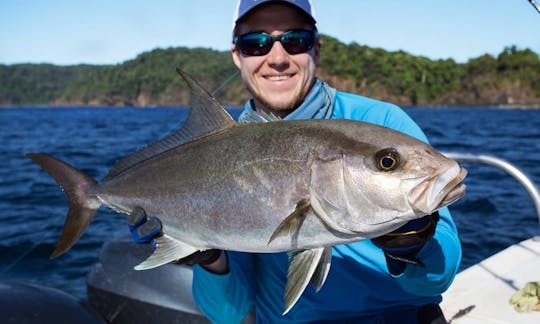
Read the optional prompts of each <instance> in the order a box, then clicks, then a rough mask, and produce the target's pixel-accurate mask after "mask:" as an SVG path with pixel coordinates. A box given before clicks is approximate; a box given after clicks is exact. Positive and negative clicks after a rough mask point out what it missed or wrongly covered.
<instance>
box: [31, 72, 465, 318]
mask: <svg viewBox="0 0 540 324" xmlns="http://www.w3.org/2000/svg"><path fill="white" fill-rule="evenodd" d="M178 73H179V74H180V75H181V76H182V77H183V78H184V79H185V81H186V82H187V83H188V85H189V86H190V88H191V90H192V103H191V106H192V109H191V112H190V115H189V118H188V120H187V121H186V123H185V125H184V126H183V128H182V129H181V130H180V131H178V132H177V133H175V134H173V135H171V136H169V137H167V138H165V139H163V140H161V141H159V142H156V143H154V144H152V145H150V146H148V147H147V148H144V149H142V150H140V151H138V152H136V153H134V154H132V155H131V156H128V157H126V158H124V159H123V160H121V161H120V162H119V163H118V164H117V165H115V166H114V167H113V168H112V169H111V171H110V172H109V173H108V174H107V176H106V177H105V178H104V180H103V181H102V182H101V183H97V182H96V181H94V180H93V179H91V178H90V177H88V176H86V175H84V174H83V173H81V172H80V171H78V170H77V169H75V168H73V167H72V166H70V165H68V164H67V163H65V162H62V161H59V160H57V159H55V158H53V157H51V156H49V155H46V154H42V153H31V154H28V157H29V158H31V159H32V160H33V161H35V162H36V163H37V164H39V165H40V166H41V167H43V169H45V170H46V171H47V172H48V173H49V174H50V175H51V176H52V177H54V178H55V179H56V181H57V182H58V183H59V184H60V186H61V187H62V188H63V189H64V191H65V193H66V195H67V196H68V198H69V210H68V215H67V218H66V221H65V225H64V229H63V232H62V235H61V237H60V240H59V242H58V244H57V246H56V249H55V251H54V252H53V254H52V257H57V256H59V255H61V254H62V253H64V252H66V251H67V250H69V249H70V248H71V246H72V245H73V244H75V242H76V241H77V240H78V239H79V237H80V236H81V235H82V234H83V232H84V230H85V229H86V227H87V226H88V224H89V223H90V221H91V220H92V218H93V216H94V214H95V212H96V211H97V210H98V208H99V207H100V206H101V205H102V204H103V205H106V206H108V207H110V208H112V209H114V210H115V211H117V212H120V213H125V214H129V213H132V212H136V211H139V210H140V209H141V208H142V209H143V210H145V211H146V212H147V213H148V214H151V215H156V216H158V217H159V218H160V219H161V221H162V223H163V233H164V235H163V236H161V237H160V238H158V239H157V246H156V249H155V252H154V253H153V254H152V255H151V256H150V257H149V258H148V259H146V260H145V261H144V262H142V263H141V264H139V265H138V266H136V269H138V270H143V269H149V268H153V267H157V266H159V265H162V264H165V263H167V262H170V261H173V260H176V259H180V258H182V257H185V256H187V255H189V254H191V253H194V252H196V251H201V250H206V249H212V248H217V249H222V250H234V251H245V252H280V251H292V253H291V257H290V261H289V272H288V276H287V278H288V281H287V286H286V291H285V312H284V313H286V312H288V311H289V310H290V309H291V307H292V306H293V305H294V304H295V303H296V301H297V300H298V298H299V297H300V295H301V294H302V292H303V291H304V289H305V287H306V286H307V285H308V283H309V282H312V283H313V284H314V286H315V287H316V288H317V289H320V288H321V286H322V285H323V283H324V281H325V279H326V276H327V274H328V271H329V268H330V260H331V247H332V246H333V245H336V244H342V243H348V242H354V241H359V240H363V239H370V238H374V237H377V236H380V235H383V234H386V233H388V232H391V231H393V230H395V229H396V228H398V227H400V226H402V225H403V224H405V223H406V222H407V221H409V220H412V219H416V218H419V217H423V216H424V215H427V214H431V213H433V212H434V211H436V210H437V209H439V208H441V207H443V206H446V205H448V204H450V203H452V202H454V201H455V200H457V199H459V198H460V197H461V196H462V195H463V194H464V191H465V186H464V185H463V184H462V180H463V178H464V177H465V174H466V171H465V170H464V169H462V168H460V167H459V166H458V164H457V163H456V162H455V161H453V160H450V159H448V158H446V157H444V156H443V155H441V154H440V153H438V152H436V151H435V150H434V149H433V148H432V147H430V146H429V145H427V144H425V143H423V142H421V141H419V140H417V139H414V138H412V137H410V136H407V135H405V134H402V133H399V132H396V131H393V130H390V129H388V128H384V127H380V126H376V125H373V124H368V123H363V122H358V121H351V120H298V121H269V122H265V123H247V124H238V123H236V122H235V121H234V120H233V119H232V118H231V117H230V116H229V114H228V113H227V112H226V111H225V109H223V107H222V106H221V105H220V104H219V103H218V102H217V101H216V100H215V99H214V98H213V97H212V96H211V95H209V94H208V93H207V92H206V91H205V90H204V89H203V88H202V87H201V86H200V85H199V84H198V83H197V82H196V81H194V80H193V79H192V78H191V77H189V76H188V75H186V74H185V73H184V72H182V71H180V70H178Z"/></svg>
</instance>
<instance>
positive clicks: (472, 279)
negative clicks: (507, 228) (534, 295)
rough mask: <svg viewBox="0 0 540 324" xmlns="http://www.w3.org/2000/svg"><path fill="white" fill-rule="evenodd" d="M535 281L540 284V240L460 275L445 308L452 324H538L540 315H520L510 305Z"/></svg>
mask: <svg viewBox="0 0 540 324" xmlns="http://www.w3.org/2000/svg"><path fill="white" fill-rule="evenodd" d="M531 281H535V282H536V281H540V237H538V236H537V237H536V238H531V239H528V240H525V241H523V242H520V243H518V244H514V245H512V246H510V247H508V248H506V249H505V250H503V251H501V252H499V253H497V254H495V255H493V256H491V257H489V258H487V259H485V260H483V261H482V262H480V263H478V264H475V265H474V266H471V267H470V268H467V269H465V270H463V271H462V272H460V273H459V274H458V275H457V276H456V278H455V281H454V283H453V284H452V285H451V286H450V288H449V289H448V291H447V292H446V293H444V294H443V301H442V303H441V308H442V309H443V312H444V314H445V317H446V319H447V320H449V321H451V323H452V324H469V323H505V324H525V323H535V324H538V323H540V311H535V312H529V313H518V312H517V311H515V310H514V307H513V306H512V305H511V304H510V297H512V295H513V294H514V293H515V292H517V291H518V290H520V289H522V288H523V287H524V286H525V284H526V283H527V282H531ZM457 314H461V316H459V315H457Z"/></svg>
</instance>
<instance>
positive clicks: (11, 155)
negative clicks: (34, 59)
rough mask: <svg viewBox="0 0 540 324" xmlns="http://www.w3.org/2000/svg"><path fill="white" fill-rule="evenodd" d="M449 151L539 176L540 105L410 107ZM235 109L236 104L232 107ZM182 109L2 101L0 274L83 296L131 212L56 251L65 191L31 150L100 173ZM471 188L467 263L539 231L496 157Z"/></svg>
mask: <svg viewBox="0 0 540 324" xmlns="http://www.w3.org/2000/svg"><path fill="white" fill-rule="evenodd" d="M406 111H407V112H408V113H409V114H410V115H411V116H412V117H413V118H414V119H415V120H416V121H417V122H418V124H419V125H420V126H421V127H422V128H423V129H424V131H425V132H426V134H427V135H428V137H429V139H430V141H431V143H432V145H433V146H434V147H435V148H437V149H439V150H441V151H446V152H465V153H478V154H480V153H481V154H489V155H494V156H496V157H499V158H503V159H506V160H507V161H509V162H511V163H513V164H514V165H515V166H516V167H518V168H519V169H521V170H522V171H523V172H525V173H526V174H527V175H529V176H530V177H531V178H532V180H533V181H534V182H535V183H536V184H537V186H538V185H539V184H540V110H517V109H495V108H489V107H486V108H474V109H473V108H466V107H463V108H423V107H416V108H408V109H406ZM231 112H232V114H233V115H234V116H237V115H238V113H239V110H238V109H232V110H231ZM186 116H187V110H186V109H184V108H152V109H148V108H146V109H141V108H107V107H103V108H84V107H73V108H43V107H41V108H32V107H26V108H17V109H15V108H13V109H11V108H10V109H0V141H1V142H0V143H1V144H0V280H6V279H19V280H25V281H30V282H35V283H40V284H44V285H47V286H50V287H55V288H59V289H61V290H64V291H66V292H68V293H71V294H73V295H74V296H76V297H79V298H85V294H86V290H85V275H86V273H88V271H90V270H91V268H92V266H93V265H94V264H95V263H96V262H97V261H98V257H99V253H100V249H101V246H102V245H103V243H104V242H107V241H109V240H113V239H118V238H126V237H127V235H128V229H127V226H126V224H125V217H123V216H122V215H119V214H115V213H114V212H112V211H111V210H110V209H108V208H102V209H100V211H99V212H98V213H97V215H96V217H95V218H94V221H93V223H92V224H91V225H90V226H89V228H88V230H87V231H86V233H85V234H84V235H83V236H82V238H81V239H80V241H79V242H78V243H77V244H76V245H75V246H74V247H73V248H72V249H71V250H70V251H69V252H68V253H66V254H64V255H62V256H61V257H59V258H57V259H54V260H50V259H49V255H50V254H51V252H52V251H53V250H54V246H55V244H56V240H57V239H58V237H59V235H60V232H61V229H62V226H63V222H64V216H65V214H66V211H67V200H66V198H65V197H64V195H63V193H62V191H61V190H60V188H59V187H58V186H57V185H56V184H55V182H54V181H53V180H52V178H50V177H49V176H48V175H47V174H46V173H45V172H43V171H42V170H41V169H40V168H39V167H38V166H37V165H35V164H34V163H32V162H31V161H30V160H29V159H28V158H26V157H25V153H29V152H47V153H50V154H52V155H53V156H56V157H58V158H60V159H62V160H65V161H67V162H69V163H71V164H73V165H74V166H76V167H77V168H79V169H81V170H82V171H84V172H86V173H87V174H88V175H90V176H92V177H94V178H96V179H101V178H102V177H103V176H105V174H106V173H107V171H108V170H109V169H110V168H111V167H112V165H113V164H114V163H115V161H117V160H118V159H119V158H121V157H123V156H125V155H126V154H129V153H131V152H133V151H135V150H136V149H138V148H141V147H143V146H145V145H146V144H148V143H151V142H153V141H155V140H157V139H159V138H162V137H163V136H165V135H167V134H169V133H170V132H171V131H173V130H175V129H177V128H179V127H180V125H181V124H182V123H183V121H184V120H185V118H186ZM464 166H465V167H466V168H467V169H468V170H469V176H468V178H467V179H466V181H465V182H466V184H467V185H468V188H469V189H468V193H467V195H466V196H465V197H464V198H463V199H462V200H460V201H459V202H457V203H456V204H454V205H453V206H452V207H451V211H452V215H453V217H454V219H455V221H456V223H457V226H458V229H459V232H460V238H461V241H462V243H463V251H464V252H463V261H462V265H461V269H464V268H466V267H468V266H470V265H472V264H474V263H476V262H478V261H480V260H482V259H484V258H486V257H488V256H490V255H492V254H494V253H496V252H498V251H500V250H502V249H504V248H505V247H507V246H509V245H511V244H513V243H517V242H519V241H521V240H524V239H527V238H530V237H531V236H533V235H536V234H538V233H539V224H538V217H537V215H536V212H535V209H534V206H533V203H532V201H531V200H530V198H529V196H528V195H527V193H526V191H525V190H524V189H523V188H522V187H521V186H520V185H519V184H518V182H517V181H515V180H514V179H513V178H512V177H510V176H509V175H507V174H506V173H504V172H503V171H500V170H498V169H495V168H493V167H490V166H482V165H474V164H465V165H464Z"/></svg>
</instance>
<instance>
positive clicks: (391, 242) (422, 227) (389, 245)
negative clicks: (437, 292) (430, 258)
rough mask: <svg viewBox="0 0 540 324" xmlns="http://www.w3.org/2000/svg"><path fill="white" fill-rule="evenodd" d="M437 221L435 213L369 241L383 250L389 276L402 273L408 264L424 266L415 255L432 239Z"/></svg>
mask: <svg viewBox="0 0 540 324" xmlns="http://www.w3.org/2000/svg"><path fill="white" fill-rule="evenodd" d="M438 221H439V213H438V212H435V213H433V214H431V215H427V216H424V217H422V218H418V219H414V220H412V221H409V222H408V223H407V224H405V225H403V226H402V227H400V228H398V229H397V230H395V231H393V232H391V233H388V234H385V235H383V236H379V237H377V238H374V239H372V240H371V241H372V242H373V244H375V246H377V247H378V248H380V249H381V250H383V252H384V256H385V258H386V265H387V266H388V271H389V272H390V273H391V274H393V275H399V274H401V273H403V271H405V267H406V266H407V264H408V263H410V264H415V265H419V266H422V267H424V266H425V265H424V263H423V262H422V261H421V260H418V259H417V258H416V254H417V253H418V252H419V251H420V250H421V249H422V247H424V245H425V244H426V242H427V241H429V240H430V239H431V238H432V237H433V235H434V234H435V228H436V227H437V222H438Z"/></svg>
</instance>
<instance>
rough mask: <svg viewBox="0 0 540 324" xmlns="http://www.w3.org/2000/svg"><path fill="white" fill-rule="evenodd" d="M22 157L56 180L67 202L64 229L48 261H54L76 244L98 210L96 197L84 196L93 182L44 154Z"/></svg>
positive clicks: (30, 154)
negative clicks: (28, 159) (67, 207)
mask: <svg viewBox="0 0 540 324" xmlns="http://www.w3.org/2000/svg"><path fill="white" fill-rule="evenodd" d="M26 156H27V157H28V158H30V159H31V160H32V161H34V162H35V163H36V164H38V165H39V166H41V167H42V168H43V170H45V171H46V172H47V173H48V174H49V175H50V176H51V177H53V178H54V179H55V180H56V182H57V183H58V184H59V185H60V187H62V189H63V191H64V193H65V194H66V196H67V198H68V200H69V209H68V213H67V216H66V220H65V222H64V228H63V229H62V234H61V236H60V239H59V240H58V243H57V244H56V248H55V250H54V252H53V253H52V254H51V259H54V258H56V257H58V256H60V255H62V254H64V253H65V252H67V251H68V250H69V249H70V248H71V247H72V246H73V245H74V244H75V243H76V242H77V241H78V240H79V238H80V237H81V236H82V234H83V233H84V231H85V230H86V228H87V227H88V225H89V224H90V222H91V221H92V219H93V218H94V214H95V213H96V211H97V210H98V209H99V207H100V206H101V202H100V201H99V199H98V198H97V197H96V196H92V195H88V194H87V192H88V189H89V188H92V187H94V186H96V185H97V182H96V181H95V180H94V179H92V178H90V177H89V176H87V175H85V174H84V173H82V172H81V171H79V170H77V169H75V168H74V167H72V166H71V165H69V164H67V163H65V162H63V161H60V160H58V159H56V158H54V157H52V156H50V155H48V154H43V153H29V154H26Z"/></svg>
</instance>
